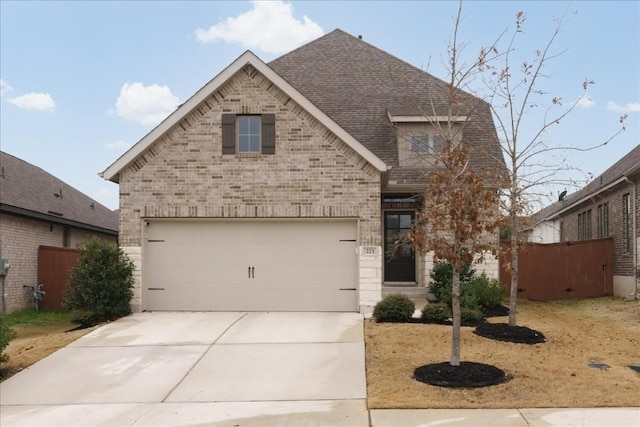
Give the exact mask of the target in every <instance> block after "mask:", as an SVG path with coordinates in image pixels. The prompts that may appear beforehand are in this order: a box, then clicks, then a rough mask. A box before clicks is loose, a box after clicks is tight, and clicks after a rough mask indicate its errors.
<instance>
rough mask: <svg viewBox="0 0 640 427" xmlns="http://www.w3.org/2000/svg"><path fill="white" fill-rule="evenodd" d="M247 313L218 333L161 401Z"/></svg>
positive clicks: (165, 397) (164, 398)
mask: <svg viewBox="0 0 640 427" xmlns="http://www.w3.org/2000/svg"><path fill="white" fill-rule="evenodd" d="M247 314H249V313H243V314H242V316H240V317H238V318H237V319H236V320H234V321H233V323H231V324H230V325H229V326H227V328H226V329H225V330H224V331H222V333H221V334H220V335H218V337H217V338H216V339H215V340H213V342H212V343H211V344H209V346H208V347H207V349H206V350H205V351H203V352H202V354H201V355H200V357H199V358H198V360H196V361H195V363H194V364H193V365H191V368H189V370H188V371H187V372H186V373H185V374H184V375H183V376H182V379H181V380H180V381H178V382H177V383H176V385H174V386H173V387H172V388H171V390H169V392H168V393H167V394H166V395H165V396H164V397H163V398H162V400H161V401H160V403H166V400H167V399H168V398H169V396H171V394H172V393H173V392H174V391H175V390H176V388H178V386H180V384H182V382H183V381H184V379H185V378H187V377H188V376H189V374H190V373H191V371H193V369H194V368H195V367H196V366H197V365H198V363H200V361H201V360H202V358H203V357H204V356H205V355H206V354H207V353H208V352H209V350H211V347H213V346H214V345H216V343H217V342H218V341H219V340H220V338H222V337H223V336H224V334H226V333H227V331H228V330H229V329H231V328H233V326H234V325H235V324H236V323H238V322H239V321H241V320H242V319H244V318H245V317H246V316H247Z"/></svg>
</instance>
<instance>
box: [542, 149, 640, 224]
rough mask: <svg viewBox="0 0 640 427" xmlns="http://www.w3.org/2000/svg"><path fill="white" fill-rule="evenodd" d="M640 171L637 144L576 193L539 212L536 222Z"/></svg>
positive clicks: (572, 206) (548, 217) (570, 207)
mask: <svg viewBox="0 0 640 427" xmlns="http://www.w3.org/2000/svg"><path fill="white" fill-rule="evenodd" d="M638 173H640V145H637V146H636V147H635V148H633V149H632V150H631V151H629V152H628V153H627V154H626V155H624V156H623V157H622V158H621V159H620V160H618V161H617V162H615V163H614V164H613V165H612V166H611V167H610V168H609V169H607V170H606V171H604V172H603V173H602V174H601V175H600V176H598V177H596V179H594V180H593V181H591V182H590V183H589V184H587V185H586V186H585V187H584V188H582V189H581V190H579V191H576V192H575V193H572V194H569V195H567V196H566V197H565V198H564V199H563V200H562V201H557V202H555V203H552V204H551V205H549V206H547V207H545V208H543V209H542V210H540V212H538V213H537V214H536V215H535V217H536V219H537V220H536V223H539V222H542V221H545V220H548V219H552V218H554V217H556V216H558V215H559V214H561V213H563V212H566V211H568V210H570V209H572V208H574V207H576V206H578V205H580V204H582V203H583V202H584V201H585V200H586V199H588V198H590V197H593V196H594V195H596V194H598V193H601V192H603V191H606V190H607V189H609V188H612V187H614V186H616V185H618V184H619V183H620V182H621V181H624V180H625V178H626V177H630V176H633V175H636V174H638Z"/></svg>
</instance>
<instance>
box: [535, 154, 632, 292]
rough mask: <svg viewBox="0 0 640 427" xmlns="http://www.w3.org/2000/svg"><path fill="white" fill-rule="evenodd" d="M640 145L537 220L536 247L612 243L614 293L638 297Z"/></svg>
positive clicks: (543, 213)
mask: <svg viewBox="0 0 640 427" xmlns="http://www.w3.org/2000/svg"><path fill="white" fill-rule="evenodd" d="M638 185H640V145H638V146H636V147H635V148H634V149H632V150H631V151H630V152H629V153H628V154H626V155H625V156H624V157H622V158H621V159H620V160H618V161H617V162H616V163H615V164H614V165H613V166H611V167H610V168H609V169H607V170H606V171H604V173H602V175H600V176H598V177H597V178H596V179H594V180H593V181H591V182H590V183H589V184H588V185H587V186H585V187H584V188H583V189H582V190H580V191H577V192H575V193H572V194H569V195H567V196H565V197H564V198H563V200H560V201H558V202H555V203H553V204H552V205H550V206H548V207H546V208H544V209H543V210H541V211H540V212H539V213H538V214H537V215H536V218H537V219H536V221H535V223H534V226H533V229H532V233H531V237H530V241H532V242H535V243H553V242H568V241H575V240H589V239H601V238H606V237H612V238H613V293H614V295H618V296H633V297H637V296H638V295H637V289H638V278H637V272H638V262H640V259H639V258H638V257H639V254H638V243H639V240H640V231H639V230H638V220H639V217H638V202H639V201H640V198H639V195H638V188H637V187H638Z"/></svg>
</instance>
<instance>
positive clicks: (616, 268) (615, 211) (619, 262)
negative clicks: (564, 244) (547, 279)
mask: <svg viewBox="0 0 640 427" xmlns="http://www.w3.org/2000/svg"><path fill="white" fill-rule="evenodd" d="M635 182H636V185H640V179H638V180H636V181H635ZM625 194H629V195H630V197H632V198H633V185H631V184H628V183H624V184H621V185H619V186H617V187H616V188H614V189H612V190H611V191H607V192H605V193H602V194H599V195H598V196H596V197H595V198H593V199H591V200H588V201H586V202H584V203H582V204H581V205H579V206H577V207H576V208H574V209H572V210H571V211H569V212H567V213H565V214H564V215H563V216H562V230H563V232H562V240H563V241H572V240H578V214H581V213H583V212H585V211H587V210H588V209H591V238H592V239H596V238H598V206H599V205H601V204H604V203H608V204H609V236H610V237H613V274H614V276H634V271H633V265H634V263H633V249H631V250H630V251H628V250H627V249H626V247H625V244H624V239H623V213H622V199H623V196H624V195H625ZM639 202H640V201H639V200H638V197H637V196H636V200H635V203H634V202H633V201H632V209H633V208H634V207H635V209H636V210H635V215H636V221H638V220H640V216H639V214H638V209H637V206H638V203H639ZM632 215H633V211H632ZM631 234H632V236H631V238H632V239H635V240H638V237H639V236H638V230H636V236H635V238H634V236H633V229H632V230H631ZM632 248H633V246H632Z"/></svg>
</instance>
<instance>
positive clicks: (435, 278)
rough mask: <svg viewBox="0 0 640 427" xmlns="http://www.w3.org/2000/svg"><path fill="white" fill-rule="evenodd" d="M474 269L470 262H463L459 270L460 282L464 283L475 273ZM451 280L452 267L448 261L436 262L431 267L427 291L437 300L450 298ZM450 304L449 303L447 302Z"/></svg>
mask: <svg viewBox="0 0 640 427" xmlns="http://www.w3.org/2000/svg"><path fill="white" fill-rule="evenodd" d="M475 272H476V271H475V269H474V268H473V265H472V264H465V265H464V267H463V268H462V271H460V283H461V284H462V283H466V282H468V281H469V280H471V278H472V277H473V275H474V274H475ZM452 281H453V268H452V266H451V264H449V263H448V262H441V261H440V262H436V263H435V265H434V266H433V268H432V269H431V281H430V282H429V293H431V295H433V296H434V298H436V300H437V301H442V298H443V297H444V298H445V299H446V298H447V295H448V298H449V300H450V299H451V284H452ZM449 305H450V303H449Z"/></svg>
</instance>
